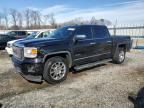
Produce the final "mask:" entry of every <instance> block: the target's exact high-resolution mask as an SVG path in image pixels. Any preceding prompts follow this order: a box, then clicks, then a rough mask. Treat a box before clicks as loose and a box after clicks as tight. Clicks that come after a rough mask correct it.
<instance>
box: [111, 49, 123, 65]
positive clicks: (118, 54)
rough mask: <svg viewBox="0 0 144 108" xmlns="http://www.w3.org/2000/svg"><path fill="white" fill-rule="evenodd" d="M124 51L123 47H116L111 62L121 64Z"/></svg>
mask: <svg viewBox="0 0 144 108" xmlns="http://www.w3.org/2000/svg"><path fill="white" fill-rule="evenodd" d="M125 55H126V51H125V49H124V48H118V50H117V51H116V53H115V56H114V58H113V62H114V63H117V64H121V63H123V62H124V61H125Z"/></svg>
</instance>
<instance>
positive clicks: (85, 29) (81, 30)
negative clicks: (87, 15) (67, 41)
mask: <svg viewBox="0 0 144 108" xmlns="http://www.w3.org/2000/svg"><path fill="white" fill-rule="evenodd" d="M75 35H86V39H92V32H91V27H89V26H82V27H79V28H77V29H76V33H75Z"/></svg>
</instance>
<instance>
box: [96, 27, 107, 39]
mask: <svg viewBox="0 0 144 108" xmlns="http://www.w3.org/2000/svg"><path fill="white" fill-rule="evenodd" d="M93 37H94V38H108V37H109V32H108V30H107V28H106V27H104V26H94V27H93Z"/></svg>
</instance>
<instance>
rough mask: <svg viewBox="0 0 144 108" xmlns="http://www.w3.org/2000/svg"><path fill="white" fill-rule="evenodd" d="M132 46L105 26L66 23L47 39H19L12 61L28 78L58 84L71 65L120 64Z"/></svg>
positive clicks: (64, 77) (126, 38) (76, 66)
mask: <svg viewBox="0 0 144 108" xmlns="http://www.w3.org/2000/svg"><path fill="white" fill-rule="evenodd" d="M130 48H131V38H130V37H128V36H123V37H122V36H110V34H109V31H108V29H107V27H106V26H100V25H77V26H67V27H62V28H59V29H57V30H56V31H55V32H53V33H51V34H50V35H49V36H48V37H47V38H42V39H31V40H22V41H17V42H16V43H14V45H13V51H14V56H13V57H12V61H13V64H14V66H15V68H16V70H17V72H18V73H20V74H21V75H22V76H23V77H24V78H25V79H27V80H28V81H32V82H33V81H34V82H42V81H43V80H45V81H47V82H48V83H51V84H55V83H59V82H62V81H64V80H65V79H66V77H67V73H68V72H69V69H70V68H72V69H75V70H76V71H77V70H81V69H84V68H89V67H92V66H96V65H98V64H102V63H106V62H109V61H113V62H114V63H117V64H121V63H123V62H124V60H125V55H126V52H127V51H130Z"/></svg>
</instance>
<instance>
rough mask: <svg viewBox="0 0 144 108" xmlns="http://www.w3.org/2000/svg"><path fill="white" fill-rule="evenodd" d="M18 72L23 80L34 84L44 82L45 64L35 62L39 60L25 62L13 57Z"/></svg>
mask: <svg viewBox="0 0 144 108" xmlns="http://www.w3.org/2000/svg"><path fill="white" fill-rule="evenodd" d="M12 61H13V64H14V66H15V69H16V72H17V73H19V74H20V75H21V76H22V77H23V78H25V79H26V80H28V81H32V82H42V73H43V63H42V62H35V61H37V60H29V59H27V60H23V61H20V60H18V59H16V58H15V57H12Z"/></svg>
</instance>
